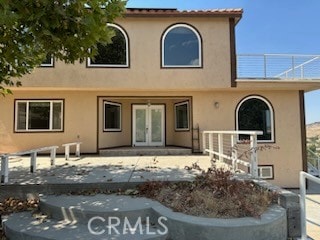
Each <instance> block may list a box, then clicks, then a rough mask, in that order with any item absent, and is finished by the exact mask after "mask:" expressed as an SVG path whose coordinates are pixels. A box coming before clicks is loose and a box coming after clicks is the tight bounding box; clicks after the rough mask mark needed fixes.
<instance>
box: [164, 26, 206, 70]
mask: <svg viewBox="0 0 320 240" xmlns="http://www.w3.org/2000/svg"><path fill="white" fill-rule="evenodd" d="M201 49H202V46H201V37H200V35H199V33H198V32H197V31H196V30H195V29H194V28H193V27H191V26H189V25H187V24H176V25H173V26H171V27H169V28H168V29H167V30H166V31H165V32H164V34H163V37H162V63H161V64H162V67H201V66H202V57H201V56H202V53H201Z"/></svg>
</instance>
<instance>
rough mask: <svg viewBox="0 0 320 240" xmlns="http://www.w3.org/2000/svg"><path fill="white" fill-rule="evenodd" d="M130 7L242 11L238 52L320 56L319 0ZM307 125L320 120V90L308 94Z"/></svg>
mask: <svg viewBox="0 0 320 240" xmlns="http://www.w3.org/2000/svg"><path fill="white" fill-rule="evenodd" d="M127 7H149V8H178V9H179V10H192V9H213V8H243V10H244V14H243V17H242V19H241V21H240V22H239V23H238V25H237V27H236V40H237V42H236V43H237V53H286V54H316V55H320V27H319V21H320V20H319V9H320V1H319V0H129V1H128V4H127ZM305 103H306V122H307V123H312V122H316V121H320V91H319V90H317V91H313V92H310V93H306V94H305Z"/></svg>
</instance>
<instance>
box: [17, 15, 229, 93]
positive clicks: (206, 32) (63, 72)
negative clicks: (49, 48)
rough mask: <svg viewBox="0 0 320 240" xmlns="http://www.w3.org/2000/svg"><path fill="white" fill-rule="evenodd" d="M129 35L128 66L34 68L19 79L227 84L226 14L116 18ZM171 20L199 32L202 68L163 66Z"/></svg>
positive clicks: (60, 83)
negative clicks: (165, 36) (163, 42)
mask: <svg viewBox="0 0 320 240" xmlns="http://www.w3.org/2000/svg"><path fill="white" fill-rule="evenodd" d="M117 23H118V24H119V25H121V26H122V27H123V28H124V29H125V31H126V32H127V33H128V37H129V48H130V50H129V52H130V67H129V68H86V64H85V63H83V64H79V63H76V64H74V65H71V64H69V65H66V64H63V63H61V62H56V63H55V67H54V68H38V69H36V70H34V73H33V74H31V75H28V76H24V77H23V78H22V82H23V85H24V86H25V87H61V88H63V87H64V88H68V87H71V88H99V89H103V88H104V89H108V90H129V89H131V90H133V89H134V90H136V89H165V90H169V89H179V90H181V89H210V88H227V87H230V85H231V74H230V71H231V67H230V34H229V19H228V18H205V17H203V18H174V17H168V18H126V19H120V20H118V21H117ZM174 23H187V24H190V25H192V26H194V27H195V28H196V29H197V30H198V31H199V33H200V34H201V36H202V48H203V51H202V53H203V68H190V69H186V68H182V69H176V68H175V69H161V36H162V34H163V32H164V31H165V30H166V29H167V28H168V27H169V26H170V25H172V24H174Z"/></svg>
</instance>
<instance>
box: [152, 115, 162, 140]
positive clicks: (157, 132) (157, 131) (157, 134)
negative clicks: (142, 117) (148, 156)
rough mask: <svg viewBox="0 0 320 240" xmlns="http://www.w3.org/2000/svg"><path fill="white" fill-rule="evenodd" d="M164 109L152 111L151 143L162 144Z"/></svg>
mask: <svg viewBox="0 0 320 240" xmlns="http://www.w3.org/2000/svg"><path fill="white" fill-rule="evenodd" d="M162 114H163V113H162V109H151V142H154V143H156V142H160V143H161V142H162Z"/></svg>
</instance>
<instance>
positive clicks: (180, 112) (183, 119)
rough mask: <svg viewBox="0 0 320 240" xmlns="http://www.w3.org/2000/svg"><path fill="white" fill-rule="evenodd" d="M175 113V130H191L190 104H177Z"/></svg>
mask: <svg viewBox="0 0 320 240" xmlns="http://www.w3.org/2000/svg"><path fill="white" fill-rule="evenodd" d="M174 112H175V130H176V131H188V130H189V102H182V103H176V104H175V105H174Z"/></svg>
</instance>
